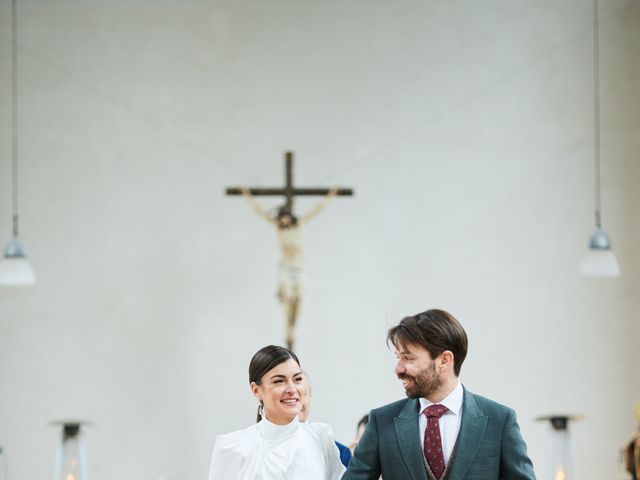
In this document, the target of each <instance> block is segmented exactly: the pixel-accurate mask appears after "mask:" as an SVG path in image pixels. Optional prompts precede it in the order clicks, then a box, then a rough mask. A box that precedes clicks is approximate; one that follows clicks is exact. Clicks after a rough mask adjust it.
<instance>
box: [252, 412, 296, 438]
mask: <svg viewBox="0 0 640 480" xmlns="http://www.w3.org/2000/svg"><path fill="white" fill-rule="evenodd" d="M299 428H300V422H299V421H298V417H297V416H296V417H294V418H293V420H292V421H291V423H288V424H287V425H276V424H275V423H271V422H270V421H269V420H267V418H266V417H262V420H260V422H259V423H258V432H259V433H260V436H262V437H263V438H265V439H267V440H271V441H280V440H284V439H286V438H289V437H291V436H292V435H294V434H295V433H296V432H297V431H298V429H299Z"/></svg>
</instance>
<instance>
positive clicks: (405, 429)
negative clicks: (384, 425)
mask: <svg viewBox="0 0 640 480" xmlns="http://www.w3.org/2000/svg"><path fill="white" fill-rule="evenodd" d="M419 409H420V402H419V401H418V400H416V399H409V400H407V402H406V403H405V404H404V407H403V408H402V410H401V411H400V414H399V415H398V416H397V417H395V418H394V419H393V422H394V425H395V429H396V438H397V439H398V446H399V448H400V454H401V455H402V458H403V460H404V463H405V465H406V467H407V469H408V470H409V473H410V474H411V479H412V480H427V472H426V469H425V466H424V457H423V453H422V448H421V446H420V430H419V428H418V411H419Z"/></svg>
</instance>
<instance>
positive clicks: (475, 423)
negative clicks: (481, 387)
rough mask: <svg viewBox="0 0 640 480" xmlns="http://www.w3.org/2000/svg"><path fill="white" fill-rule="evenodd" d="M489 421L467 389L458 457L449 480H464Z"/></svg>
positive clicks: (457, 442) (457, 449) (463, 405)
mask: <svg viewBox="0 0 640 480" xmlns="http://www.w3.org/2000/svg"><path fill="white" fill-rule="evenodd" d="M487 420H488V417H487V415H486V414H485V413H484V412H483V411H482V410H481V409H480V407H479V406H478V402H476V399H475V395H473V393H471V392H469V391H468V390H467V389H466V388H465V389H464V400H463V402H462V420H461V423H460V432H458V440H457V441H456V447H455V450H456V455H455V459H454V462H453V464H452V465H451V470H450V472H449V476H448V479H449V480H456V479H461V478H464V475H465V473H466V472H467V470H468V469H469V466H470V465H471V462H472V461H473V459H474V457H475V456H476V452H477V451H478V447H479V446H480V441H481V440H482V437H483V436H484V431H485V429H486V427H487Z"/></svg>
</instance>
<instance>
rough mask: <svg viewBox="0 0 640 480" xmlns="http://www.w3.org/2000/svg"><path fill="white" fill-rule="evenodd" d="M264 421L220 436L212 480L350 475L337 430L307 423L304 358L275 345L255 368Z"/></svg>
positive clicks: (318, 479)
mask: <svg viewBox="0 0 640 480" xmlns="http://www.w3.org/2000/svg"><path fill="white" fill-rule="evenodd" d="M249 382H250V385H251V391H252V393H253V395H254V396H255V397H256V399H257V400H258V403H259V406H258V421H257V423H256V424H254V425H251V426H250V427H247V428H245V429H243V430H238V431H236V432H231V433H228V434H225V435H218V437H217V438H216V443H215V446H214V447H213V455H212V458H211V470H210V471H209V480H338V479H339V478H340V477H341V476H342V474H343V473H344V470H345V469H344V467H343V466H342V463H340V456H339V452H338V448H337V447H336V444H335V443H334V440H333V432H332V431H331V427H329V426H328V425H326V424H323V423H302V422H299V421H298V413H299V412H300V409H301V408H302V403H301V402H302V398H303V396H304V393H305V386H304V385H305V383H304V378H303V373H302V370H301V369H300V362H299V360H298V357H297V356H296V355H295V353H293V352H292V351H290V350H288V349H286V348H284V347H277V346H274V345H269V346H267V347H264V348H262V349H260V350H258V352H256V354H255V355H254V356H253V358H252V359H251V363H250V364H249Z"/></svg>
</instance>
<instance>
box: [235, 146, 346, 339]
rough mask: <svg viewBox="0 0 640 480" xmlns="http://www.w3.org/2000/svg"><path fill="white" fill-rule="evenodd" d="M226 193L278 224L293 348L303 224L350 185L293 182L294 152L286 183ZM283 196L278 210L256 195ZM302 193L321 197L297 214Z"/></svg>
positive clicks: (282, 296)
mask: <svg viewBox="0 0 640 480" xmlns="http://www.w3.org/2000/svg"><path fill="white" fill-rule="evenodd" d="M226 193H227V195H242V196H244V197H245V198H246V199H247V200H248V201H249V202H250V203H251V205H252V206H253V208H254V209H255V210H256V211H257V212H258V214H259V215H260V216H261V217H263V218H264V219H265V220H267V221H268V222H269V223H270V224H272V225H273V226H275V227H276V232H277V233H278V242H279V244H280V253H281V255H282V258H281V259H280V263H279V265H278V276H279V280H278V300H279V301H280V303H281V304H282V307H283V309H284V315H285V322H286V328H287V333H286V342H287V347H288V348H289V349H293V343H294V340H295V338H294V328H295V325H296V321H297V319H298V313H299V311H300V299H301V294H302V292H301V285H300V283H301V279H300V277H301V275H302V269H303V262H302V243H301V238H300V227H301V226H302V225H304V224H305V223H307V222H308V221H309V220H311V219H312V218H313V217H315V216H316V215H317V214H318V213H320V211H321V210H322V209H323V208H324V207H325V206H326V205H327V203H329V201H331V200H332V199H333V198H334V197H336V196H351V195H353V190H352V189H350V188H323V187H313V188H300V187H295V186H294V185H293V153H292V152H286V153H285V185H284V187H279V188H258V187H229V188H227V191H226ZM257 196H284V197H285V203H284V205H282V206H281V207H279V208H278V209H277V211H276V213H275V214H271V213H269V212H268V211H267V210H265V209H264V208H263V207H262V206H261V205H260V204H259V203H258V202H257V201H256V200H255V198H254V197H257ZM300 196H322V197H324V200H322V201H321V202H320V203H319V204H317V205H316V206H315V207H314V208H312V209H311V210H310V211H309V212H308V213H307V214H306V215H303V216H301V217H298V216H296V215H295V213H294V211H293V201H294V199H295V198H296V197H300Z"/></svg>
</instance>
